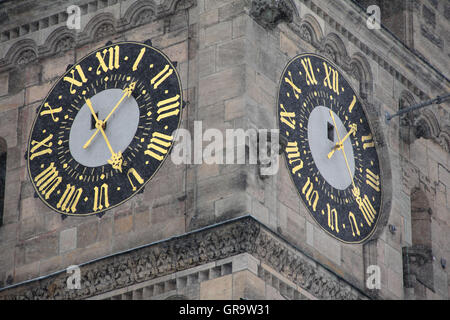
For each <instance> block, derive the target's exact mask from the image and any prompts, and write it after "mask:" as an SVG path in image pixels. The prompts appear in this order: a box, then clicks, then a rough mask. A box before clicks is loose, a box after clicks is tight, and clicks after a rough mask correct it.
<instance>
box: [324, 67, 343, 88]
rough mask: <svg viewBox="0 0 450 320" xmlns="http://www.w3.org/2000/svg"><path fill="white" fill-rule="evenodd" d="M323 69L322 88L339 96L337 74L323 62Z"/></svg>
mask: <svg viewBox="0 0 450 320" xmlns="http://www.w3.org/2000/svg"><path fill="white" fill-rule="evenodd" d="M323 67H324V68H325V79H324V80H323V84H324V86H325V87H328V88H330V89H331V90H332V91H334V92H335V93H336V94H337V95H339V73H338V72H337V71H336V70H334V69H333V68H332V67H330V66H328V65H327V64H326V63H325V62H324V63H323ZM330 78H331V79H330Z"/></svg>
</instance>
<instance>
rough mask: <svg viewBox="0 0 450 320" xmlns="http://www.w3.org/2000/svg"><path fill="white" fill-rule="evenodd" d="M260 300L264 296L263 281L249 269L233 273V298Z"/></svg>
mask: <svg viewBox="0 0 450 320" xmlns="http://www.w3.org/2000/svg"><path fill="white" fill-rule="evenodd" d="M241 298H243V299H249V300H262V299H264V298H265V283H264V281H263V280H262V279H260V278H258V277H257V276H256V275H255V274H253V273H251V272H250V271H247V270H243V271H239V272H236V273H233V299H235V300H238V299H241Z"/></svg>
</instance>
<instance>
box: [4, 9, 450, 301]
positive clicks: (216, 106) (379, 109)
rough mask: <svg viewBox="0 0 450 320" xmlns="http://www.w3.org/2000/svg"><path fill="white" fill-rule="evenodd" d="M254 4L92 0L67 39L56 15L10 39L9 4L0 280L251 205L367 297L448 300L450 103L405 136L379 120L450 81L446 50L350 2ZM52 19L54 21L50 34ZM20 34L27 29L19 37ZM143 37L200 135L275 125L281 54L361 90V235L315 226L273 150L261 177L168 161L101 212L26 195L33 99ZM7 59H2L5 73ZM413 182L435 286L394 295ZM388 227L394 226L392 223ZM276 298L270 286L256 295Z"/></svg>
mask: <svg viewBox="0 0 450 320" xmlns="http://www.w3.org/2000/svg"><path fill="white" fill-rule="evenodd" d="M44 2H45V1H44ZM79 2H80V3H84V1H79ZM259 2H263V1H257V0H196V1H187V0H180V1H175V0H174V1H172V0H165V1H155V2H152V1H143V0H139V1H134V0H126V1H122V2H119V1H114V0H112V1H111V0H108V1H102V0H99V1H97V2H96V3H97V5H96V6H95V8H94V7H92V5H87V6H86V9H85V12H84V14H83V17H82V32H81V33H79V34H77V35H72V36H73V39H74V40H73V41H68V45H67V46H64V45H63V44H62V43H61V42H60V40H62V39H60V38H58V36H57V35H61V36H62V35H63V34H64V33H63V32H62V31H63V30H64V27H63V26H64V24H63V22H60V23H57V24H53V25H49V26H48V27H46V28H43V29H42V31H34V32H31V33H27V28H18V29H17V30H18V32H17V36H15V34H14V33H11V32H9V31H8V32H9V33H8V36H6V30H9V29H10V27H11V28H12V26H13V25H14V26H15V25H20V24H21V23H22V22H25V21H23V20H25V19H26V14H25V16H23V15H22V16H21V15H18V17H20V19H21V21H20V22H21V23H18V22H17V21H9V22H8V25H7V26H5V25H0V29H1V30H0V31H1V32H0V34H2V38H1V41H2V42H1V49H0V53H1V54H2V56H1V57H0V59H2V58H3V60H0V79H1V81H0V137H2V138H4V139H5V140H6V142H7V146H8V164H7V177H6V179H7V186H8V187H7V190H6V196H5V199H6V206H5V208H6V210H5V216H4V219H3V220H4V224H3V226H1V227H0V286H2V285H3V286H4V285H9V284H13V283H18V282H21V281H24V280H27V279H31V278H34V277H37V276H41V275H46V274H49V273H51V272H54V271H57V270H62V269H64V268H66V267H67V266H68V265H71V264H80V263H82V262H86V261H89V260H92V259H95V258H99V257H103V256H105V255H108V254H112V253H116V252H119V251H121V250H124V249H130V248H133V247H136V246H138V245H142V244H146V243H150V242H152V241H157V240H162V239H167V238H169V237H172V236H175V235H180V234H183V233H185V232H187V231H192V230H196V229H198V228H200V227H205V226H208V225H211V224H213V223H217V222H221V221H224V220H228V219H230V218H233V217H237V216H242V215H246V214H251V215H252V216H253V217H255V218H256V219H257V220H258V221H260V222H261V223H262V224H264V225H266V226H267V227H268V228H270V229H271V230H272V231H273V232H275V233H277V234H279V235H281V236H282V237H283V238H284V239H286V240H287V241H288V242H289V243H290V244H292V245H294V246H296V247H298V248H299V249H301V251H302V252H304V253H305V254H307V255H308V256H309V257H312V258H313V259H314V260H316V261H317V262H319V263H320V264H322V265H324V266H326V267H327V268H328V269H330V270H332V271H333V272H334V273H335V274H336V275H338V276H340V277H342V278H344V279H345V280H346V281H348V282H349V283H351V284H352V285H353V286H354V287H355V288H358V289H359V290H361V291H364V292H365V293H366V294H367V295H369V296H372V297H378V298H393V299H402V298H411V297H414V294H415V295H416V296H420V297H424V298H444V299H446V298H448V296H449V288H450V286H449V284H450V282H449V279H450V275H449V274H448V269H449V268H448V267H447V269H444V268H442V267H441V263H440V261H441V259H446V261H450V251H449V249H448V248H449V245H450V242H449V241H450V237H449V236H448V234H450V230H449V223H450V216H449V212H450V210H449V208H450V193H449V192H450V191H449V190H450V180H449V179H450V174H449V171H448V168H450V157H449V148H450V118H449V112H448V110H449V109H448V106H449V105H448V103H447V104H444V105H442V106H440V107H435V106H433V107H428V109H430V110H432V111H430V112H431V114H430V112H428V111H427V112H425V111H420V112H417V113H416V114H414V116H413V117H411V119H409V118H408V119H409V120H408V119H406V120H408V121H410V122H409V123H410V125H409V126H408V127H407V128H412V129H411V130H413V129H414V128H419V129H420V130H417V132H416V131H414V130H413V131H414V132H413V131H407V137H408V138H407V139H405V137H404V134H403V133H402V132H403V131H404V128H405V126H404V125H403V124H404V123H405V121H406V120H405V118H403V119H402V120H401V121H400V120H399V119H398V118H396V119H394V120H392V121H391V122H390V123H386V122H385V120H384V115H385V112H386V111H388V112H389V113H391V114H392V113H395V112H396V111H398V109H399V108H400V107H401V106H403V105H406V106H407V105H408V104H412V103H414V102H419V101H423V100H426V99H427V98H433V97H435V96H437V95H439V94H442V93H444V92H449V91H450V84H449V82H448V80H447V79H445V78H443V77H442V74H448V72H447V71H448V64H445V61H446V60H445V59H446V58H445V54H444V55H442V52H441V53H439V54H440V56H439V59H438V60H437V64H436V66H437V67H436V68H437V69H439V70H440V71H441V74H440V73H439V72H436V70H433V68H431V67H430V65H428V64H427V63H425V62H424V60H423V59H420V58H418V57H417V55H414V53H413V52H412V51H410V50H406V49H405V47H404V46H403V45H402V44H400V43H398V42H397V41H396V40H395V39H394V38H393V37H392V36H391V35H389V34H388V33H387V32H385V31H383V30H375V31H374V30H369V29H367V28H366V25H365V19H366V15H365V13H364V12H361V10H360V8H358V7H357V6H356V5H355V4H354V3H352V2H351V1H347V0H345V1H339V2H335V1H326V0H283V1H281V2H283V4H284V5H285V7H283V8H288V10H285V11H283V14H284V16H283V15H282V17H283V19H281V21H276V22H273V21H272V22H271V21H269V22H267V21H264V19H263V17H261V16H257V15H256V16H255V14H254V12H253V11H252V6H253V5H254V4H255V3H259ZM426 2H427V1H424V3H426ZM62 4H63V6H62V7H58V8H59V11H64V10H65V7H64V5H65V4H66V2H62ZM105 4H106V5H105ZM61 8H62V9H61ZM55 10H56V11H57V9H56V8H55ZM83 10H84V9H83ZM33 19H34V17H33ZM33 19H31V18H30V17H29V19H28V20H33ZM437 25H439V24H437ZM40 26H41V22H39V24H38V27H40ZM59 27H62V29H59ZM414 28H416V27H415V26H414ZM12 30H15V29H14V28H13V29H12ZM55 30H59V31H56V33H54V34H53V35H52V32H54V31H55ZM415 30H416V32H419V31H418V30H419V29H415ZM21 33H23V37H22V38H23V39H25V38H27V39H29V40H27V41H25V42H21V43H19V44H17V43H18V41H20V40H22V38H21V37H20V34H21ZM64 35H65V36H67V34H64ZM69 36H70V35H69ZM8 37H10V38H8ZM16 38H19V39H16ZM69 38H70V37H69ZM49 39H50V40H49ZM147 39H151V40H152V43H153V45H154V46H156V47H158V48H160V49H162V50H163V51H164V52H165V53H166V54H167V55H168V56H169V57H170V58H171V59H172V60H173V61H177V62H178V67H177V68H178V70H179V72H180V75H181V78H182V85H183V89H184V94H185V95H184V97H185V100H186V102H187V106H186V108H185V110H184V114H183V118H182V119H183V123H182V127H183V128H188V129H189V131H190V132H191V133H192V135H193V133H194V120H201V121H202V127H203V128H202V130H203V132H204V131H205V130H206V129H208V128H216V129H219V130H220V131H221V132H222V133H223V135H224V136H225V130H226V129H231V128H234V129H238V128H242V129H244V130H246V129H250V128H265V129H270V128H276V127H277V124H276V119H277V114H276V112H277V106H276V95H277V89H278V83H279V79H280V75H281V72H282V70H283V68H284V66H285V64H286V63H287V62H288V61H289V60H290V59H291V58H292V57H294V56H295V55H296V54H299V53H303V52H317V53H320V54H323V55H326V56H327V57H329V58H330V59H332V60H334V61H335V62H336V64H337V65H338V66H339V67H340V69H341V70H343V72H344V73H345V74H346V76H347V78H348V79H350V81H351V83H352V84H353V86H354V88H355V89H356V91H357V92H359V95H360V96H361V97H362V98H363V99H364V101H365V107H366V113H367V114H368V117H369V119H370V121H371V123H372V125H373V127H374V128H375V131H376V140H377V142H378V143H379V145H380V149H381V150H382V154H381V155H380V160H381V161H382V162H383V163H382V167H383V172H382V180H383V181H384V195H383V206H384V207H383V208H384V212H383V216H382V218H381V220H380V222H379V225H378V228H377V231H376V233H375V235H374V236H373V238H372V239H371V240H370V241H369V242H367V243H365V244H361V245H348V244H343V243H341V242H338V241H337V240H334V239H332V238H331V237H329V236H328V235H327V234H326V233H325V232H324V231H322V229H321V228H320V227H319V226H317V224H316V223H315V222H314V220H313V219H312V217H311V216H310V214H309V213H308V211H307V210H306V208H305V207H304V206H303V204H302V202H301V200H300V198H299V196H298V195H297V192H296V191H295V187H294V185H293V184H292V182H291V179H290V177H289V173H288V171H287V168H286V166H285V163H284V159H283V157H284V156H281V157H280V169H279V172H278V174H277V175H275V176H272V177H268V178H264V179H263V178H262V177H261V176H260V175H259V170H260V167H259V166H258V165H248V164H247V165H245V166H244V165H217V164H213V165H209V164H206V163H203V164H191V165H179V166H176V165H174V164H173V163H172V162H171V160H170V159H167V161H166V162H165V163H164V165H163V166H162V167H161V169H160V171H159V172H158V173H157V175H155V177H154V178H153V179H152V181H151V182H150V183H149V184H148V186H147V187H146V189H145V191H144V193H142V194H140V195H137V196H136V197H134V198H133V199H132V200H131V201H128V202H127V203H126V204H124V205H122V206H120V207H118V208H116V209H114V210H111V211H109V212H108V213H107V214H106V215H104V216H103V217H102V218H101V219H100V218H98V217H96V216H93V217H88V218H73V217H68V218H66V219H64V220H62V219H61V216H59V215H58V214H56V213H54V212H51V211H50V210H49V209H48V208H46V207H45V205H44V204H42V203H41V201H40V200H39V199H36V198H34V196H33V195H34V191H33V189H32V186H31V183H30V182H29V181H28V177H27V173H26V163H25V159H24V158H23V155H24V153H25V150H26V144H27V139H28V134H29V130H30V126H31V123H32V121H33V119H34V116H35V110H36V108H37V107H38V106H39V104H40V102H41V101H42V99H43V98H45V96H46V95H47V92H48V91H49V90H50V88H51V86H52V84H53V83H54V82H55V81H56V80H57V79H58V77H59V76H60V75H61V74H62V73H63V72H64V71H65V70H66V66H67V64H72V63H74V62H76V61H77V60H78V59H79V58H80V57H82V56H84V55H85V54H87V53H89V52H90V51H92V50H94V49H95V48H98V47H101V46H102V45H104V44H105V43H106V42H107V41H113V42H114V41H122V40H135V41H145V40H147ZM30 41H32V42H30ZM422 41H423V42H422ZM426 41H428V40H426ZM414 42H415V46H416V47H417V48H419V47H420V45H423V46H426V44H425V43H426V42H425V40H420V39H414ZM33 43H34V44H33ZM66 43H67V41H66ZM57 44H58V45H57ZM19 49H20V50H19ZM48 50H50V51H48ZM52 50H53V51H52ZM427 52H428V51H426V50H425V51H422V52H421V53H422V54H423V55H426V53H427ZM25 53H26V54H25ZM434 55H438V53H436V52H434V51H430V56H429V57H427V60H429V61H430V62H431V59H432V57H433V56H434ZM5 57H6V58H5ZM447 60H448V59H447ZM439 61H440V62H439ZM18 62H20V64H18ZM12 64H15V67H14V68H7V66H11V65H12ZM2 68H3V69H2ZM405 101H406V102H407V104H404V103H405ZM408 130H409V129H408ZM416 133H417V134H416ZM419 133H420V134H419ZM410 137H412V138H411V139H410ZM417 137H418V138H417ZM192 139H193V140H195V137H192ZM207 144H208V143H207V142H204V143H203V145H204V146H206V145H207ZM381 158H382V159H381ZM415 188H419V189H421V190H423V191H424V192H425V194H426V195H427V197H428V200H429V203H430V204H431V205H430V206H432V212H433V214H432V217H431V227H430V228H431V239H432V249H433V255H434V257H435V259H434V260H433V262H432V264H433V268H432V270H433V272H432V278H433V281H432V285H428V286H427V287H426V288H425V289H423V292H424V294H422V295H417V292H418V291H420V290H422V289H420V288H419V287H417V286H416V287H414V288H417V289H415V290H416V291H415V293H414V294H413V295H412V296H411V290H409V289H408V290H405V287H407V288H409V287H408V286H409V284H408V283H407V284H406V285H405V283H404V276H405V270H404V262H405V261H404V257H403V248H405V247H411V246H413V245H414V243H415V241H414V239H413V235H412V234H413V232H412V220H413V219H412V216H411V215H412V213H411V211H412V210H411V207H412V200H411V194H412V193H413V191H414V189H415ZM389 225H392V226H395V228H396V231H395V232H390V231H389ZM408 261H409V260H408ZM408 263H409V262H408ZM372 264H376V265H378V266H380V268H381V290H379V291H376V292H373V291H370V290H368V289H365V280H366V277H367V274H366V268H367V266H369V265H372ZM227 276H228V275H225V277H227ZM234 277H236V275H233V277H232V275H229V276H228V278H227V279H225V278H224V277H222V278H223V279H222V278H218V279H221V280H216V279H214V280H210V281H224V283H225V282H226V283H225V284H224V285H223V286H224V287H226V286H229V285H230V283H231V281H235V280H231V279H234ZM224 279H225V280H224ZM408 279H409V278H408ZM255 281H256V280H255ZM211 283H212V282H211ZM203 286H204V287H205V286H207V284H204V285H203ZM214 287H216V285H214ZM211 290H212V289H208V288H206V287H205V289H204V291H203V292H209V293H208V296H210V295H212V296H214V297H215V296H220V294H221V293H220V292H219V291H217V292H210V291H211ZM201 292H202V291H200V297H202V296H201ZM405 292H407V294H405ZM275 295H276V294H275V293H274V294H271V295H268V294H267V292H266V295H265V297H272V296H275ZM225 296H226V297H230V292H227V293H226V294H225V293H224V295H223V297H225ZM262 296H264V295H261V297H262ZM205 298H206V296H205Z"/></svg>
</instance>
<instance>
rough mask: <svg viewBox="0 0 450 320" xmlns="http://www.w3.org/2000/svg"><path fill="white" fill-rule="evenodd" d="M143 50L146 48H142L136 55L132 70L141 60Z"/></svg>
mask: <svg viewBox="0 0 450 320" xmlns="http://www.w3.org/2000/svg"><path fill="white" fill-rule="evenodd" d="M145 50H146V48H142V49H141V52H139V55H138V57H137V58H136V61H135V62H134V64H133V71H136V70H137V69H138V65H139V62H141V60H142V57H143V56H144V53H145Z"/></svg>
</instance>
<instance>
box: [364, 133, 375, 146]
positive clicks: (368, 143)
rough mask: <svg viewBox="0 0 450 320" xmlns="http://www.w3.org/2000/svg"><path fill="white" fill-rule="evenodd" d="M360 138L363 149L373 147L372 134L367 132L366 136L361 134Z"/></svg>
mask: <svg viewBox="0 0 450 320" xmlns="http://www.w3.org/2000/svg"><path fill="white" fill-rule="evenodd" d="M361 140H362V142H363V149H364V150H366V149H368V148H373V147H375V143H374V142H373V137H372V134H369V135H368V136H362V138H361Z"/></svg>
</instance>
